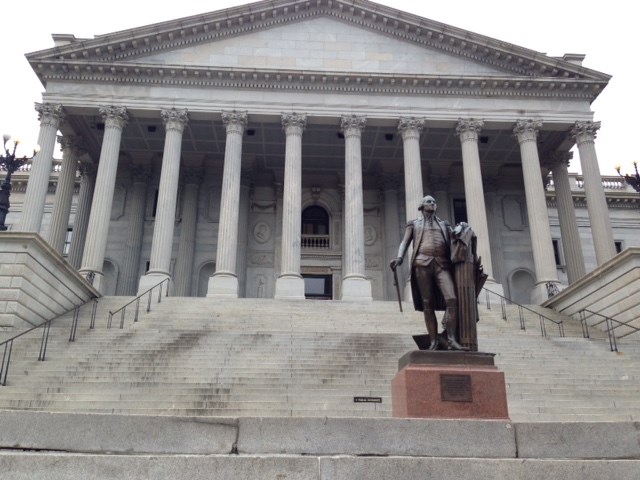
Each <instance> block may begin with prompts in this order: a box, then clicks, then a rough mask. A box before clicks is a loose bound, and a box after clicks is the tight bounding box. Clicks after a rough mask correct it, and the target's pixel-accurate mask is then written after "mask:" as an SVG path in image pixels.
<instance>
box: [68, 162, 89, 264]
mask: <svg viewBox="0 0 640 480" xmlns="http://www.w3.org/2000/svg"><path fill="white" fill-rule="evenodd" d="M79 170H80V191H79V192H78V206H77V209H76V216H75V220H74V222H73V235H71V246H70V248H69V256H68V257H67V261H68V262H69V265H71V266H72V267H73V268H76V269H78V268H80V265H81V264H82V252H83V250H84V244H85V240H86V238H87V226H88V225H89V214H90V213H91V200H92V199H93V190H94V188H95V186H96V166H95V165H94V164H93V163H90V162H82V163H80V167H79Z"/></svg>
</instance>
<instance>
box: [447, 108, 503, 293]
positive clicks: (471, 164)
mask: <svg viewBox="0 0 640 480" xmlns="http://www.w3.org/2000/svg"><path fill="white" fill-rule="evenodd" d="M483 125H484V122H482V121H481V120H473V119H471V120H463V119H460V121H459V122H458V126H457V128H456V132H457V133H458V135H459V136H460V143H461V146H462V167H463V168H462V171H463V172H464V195H465V199H466V205H467V220H468V222H469V225H471V228H473V230H474V231H475V233H476V235H477V237H478V244H477V250H478V256H480V257H482V265H483V267H484V272H485V273H486V274H487V275H488V276H489V278H488V279H487V280H488V281H489V282H495V279H494V276H493V265H492V262H491V244H490V238H491V237H490V236H489V224H488V222H487V208H486V205H485V201H484V188H483V186H482V170H481V168H480V152H479V151H478V133H480V130H482V127H483Z"/></svg>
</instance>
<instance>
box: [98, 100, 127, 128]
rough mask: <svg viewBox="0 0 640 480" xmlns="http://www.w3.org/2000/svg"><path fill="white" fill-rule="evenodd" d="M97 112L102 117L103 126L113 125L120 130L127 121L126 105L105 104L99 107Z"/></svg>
mask: <svg viewBox="0 0 640 480" xmlns="http://www.w3.org/2000/svg"><path fill="white" fill-rule="evenodd" d="M98 112H99V113H100V116H101V117H102V118H103V119H104V122H105V128H109V127H112V128H113V127H115V128H119V129H121V130H122V129H123V128H124V127H126V126H127V123H128V122H129V113H128V112H127V107H122V106H114V105H106V106H102V107H99V108H98Z"/></svg>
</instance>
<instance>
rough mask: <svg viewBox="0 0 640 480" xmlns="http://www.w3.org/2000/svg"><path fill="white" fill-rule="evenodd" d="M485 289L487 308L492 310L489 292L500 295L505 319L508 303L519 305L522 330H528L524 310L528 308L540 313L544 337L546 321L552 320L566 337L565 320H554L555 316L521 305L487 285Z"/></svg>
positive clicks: (505, 318)
mask: <svg viewBox="0 0 640 480" xmlns="http://www.w3.org/2000/svg"><path fill="white" fill-rule="evenodd" d="M483 290H484V291H485V296H486V302H487V310H491V300H490V297H489V294H491V295H495V296H497V297H500V307H501V309H502V319H503V320H504V321H507V307H506V305H507V303H508V304H510V305H517V306H518V318H519V320H520V330H526V325H525V321H524V310H527V311H529V312H531V313H533V314H534V315H538V320H539V323H540V334H541V335H542V336H543V337H546V336H547V326H546V321H547V320H548V321H550V322H551V323H555V324H556V325H557V326H558V332H559V334H560V336H561V337H564V322H563V321H562V320H554V319H553V318H549V317H547V316H546V315H543V314H542V313H540V312H536V311H535V310H532V309H531V308H528V307H525V306H524V305H521V304H519V303H517V302H514V301H513V300H511V299H510V298H507V297H505V296H503V295H500V294H499V293H496V292H494V291H492V290H489V289H488V288H486V287H483Z"/></svg>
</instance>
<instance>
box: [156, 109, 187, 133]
mask: <svg viewBox="0 0 640 480" xmlns="http://www.w3.org/2000/svg"><path fill="white" fill-rule="evenodd" d="M160 116H161V117H162V121H163V123H164V128H165V130H167V131H169V130H176V131H178V132H179V133H182V132H183V131H184V127H185V126H186V125H187V124H188V123H189V112H187V109H186V108H185V109H183V110H176V109H175V108H163V109H162V110H160Z"/></svg>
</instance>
